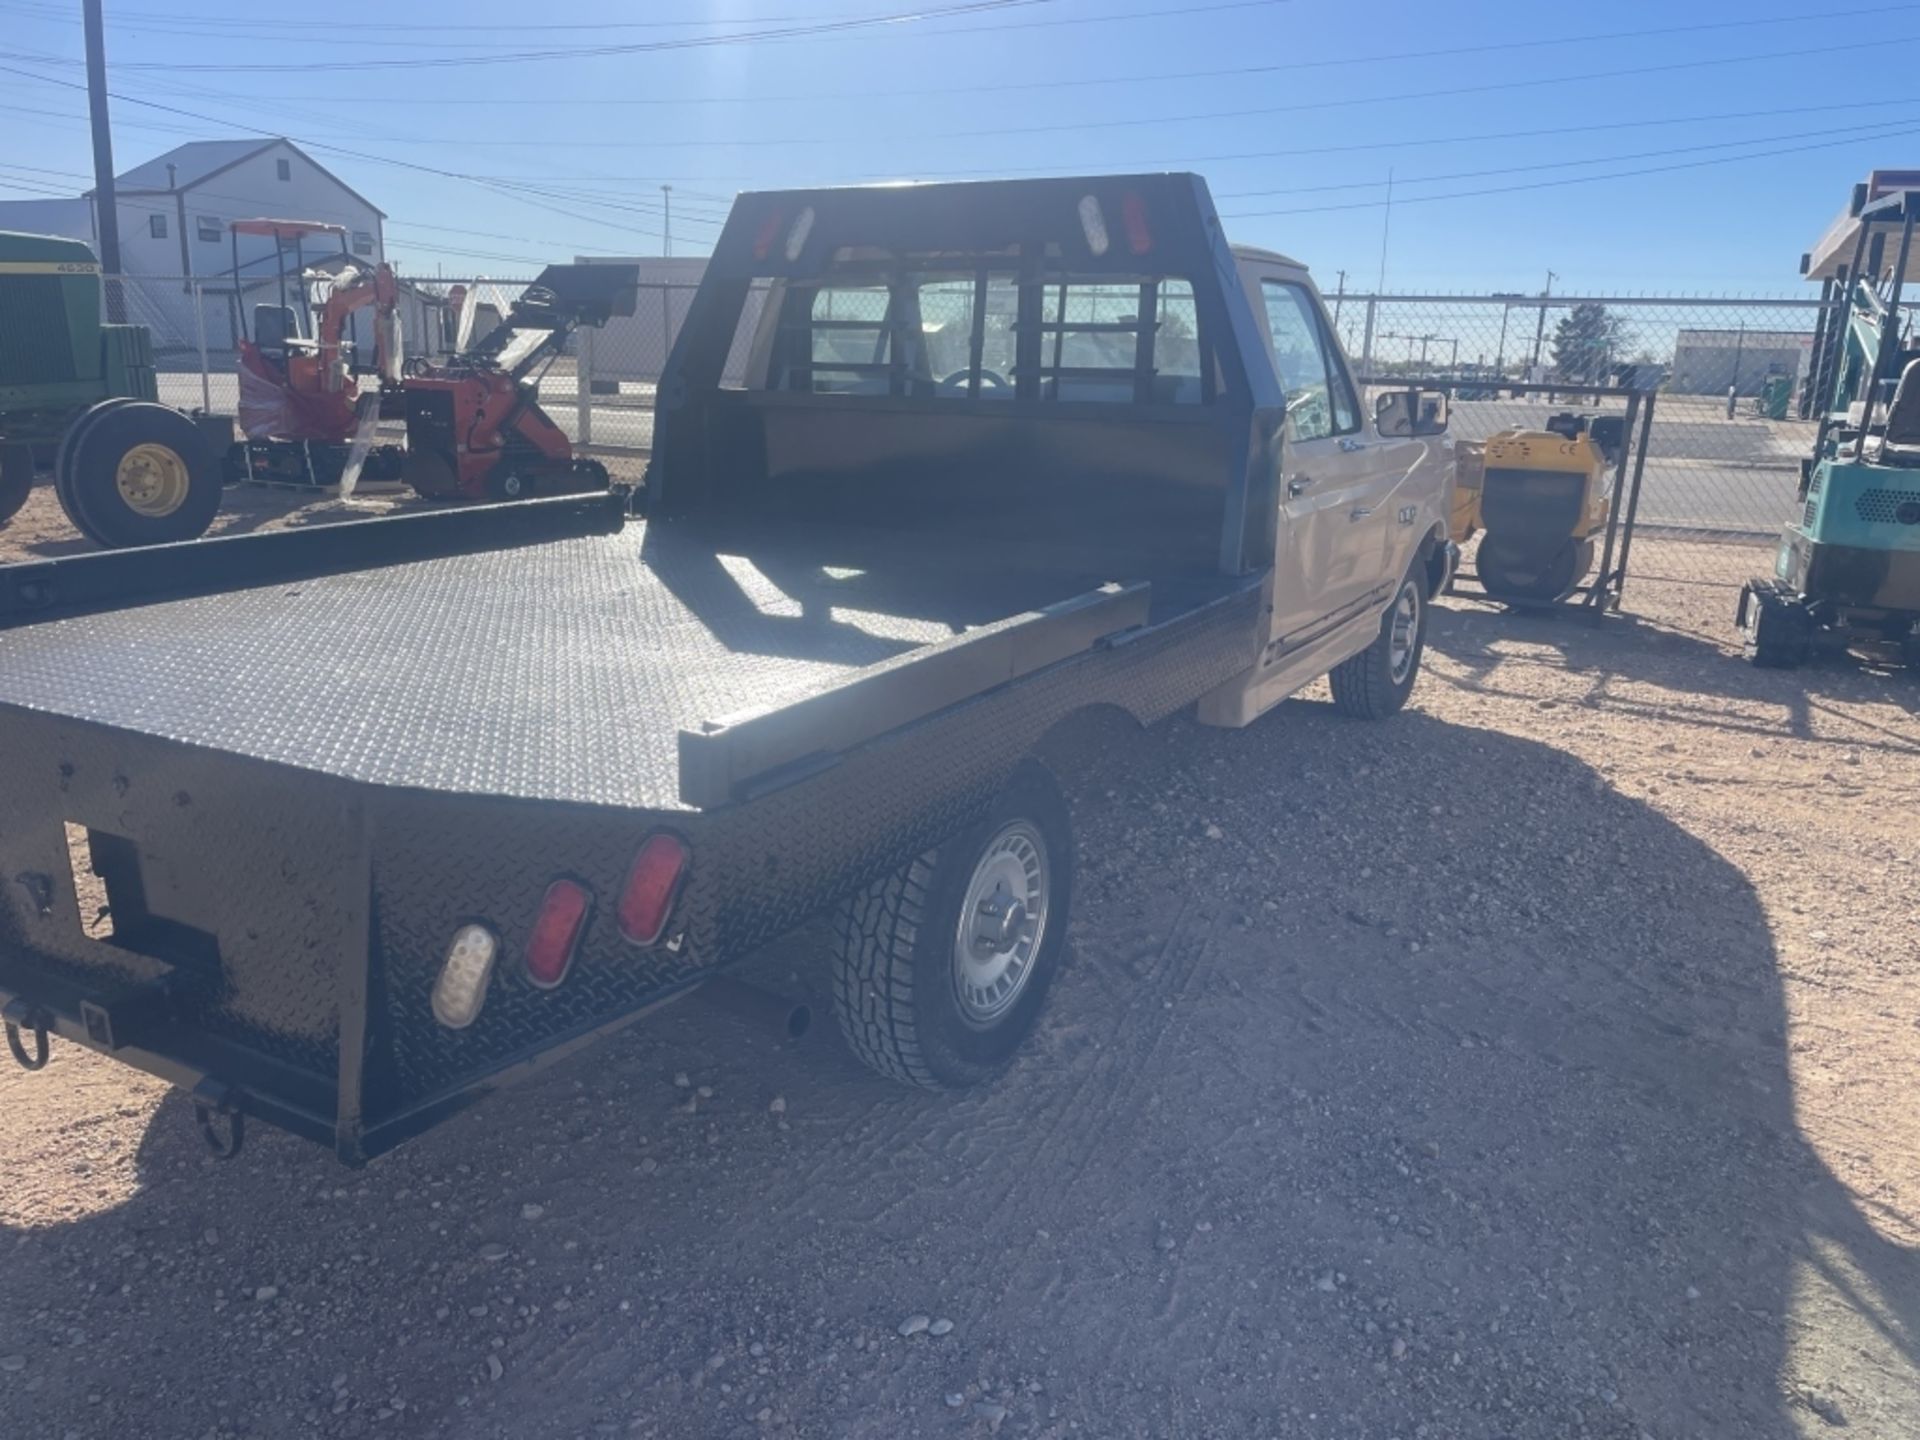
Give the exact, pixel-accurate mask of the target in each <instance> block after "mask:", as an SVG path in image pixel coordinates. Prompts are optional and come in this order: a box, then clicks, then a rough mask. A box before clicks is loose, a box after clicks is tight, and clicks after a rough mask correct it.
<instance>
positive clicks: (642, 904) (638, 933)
mask: <svg viewBox="0 0 1920 1440" xmlns="http://www.w3.org/2000/svg"><path fill="white" fill-rule="evenodd" d="M686 872H687V847H686V844H685V842H684V841H682V840H681V839H680V837H679V836H678V835H669V834H667V833H666V832H665V831H664V830H663V831H659V832H657V833H655V834H652V835H649V836H648V837H647V838H646V840H645V841H644V842H642V844H641V846H640V851H639V853H638V854H636V855H635V856H634V857H633V867H632V868H631V869H630V870H628V871H627V882H626V884H625V885H623V886H622V887H621V888H620V905H619V910H618V914H617V916H616V917H615V918H616V919H617V921H618V923H619V926H620V933H621V934H622V935H624V936H625V937H626V938H627V939H628V940H629V941H630V942H631V943H633V944H635V945H657V944H658V943H659V942H660V937H661V936H662V935H664V934H666V933H667V921H668V920H669V919H670V918H671V917H672V915H673V902H674V901H675V900H676V899H677V898H678V897H679V894H680V885H681V882H682V881H683V880H684V879H685V878H686Z"/></svg>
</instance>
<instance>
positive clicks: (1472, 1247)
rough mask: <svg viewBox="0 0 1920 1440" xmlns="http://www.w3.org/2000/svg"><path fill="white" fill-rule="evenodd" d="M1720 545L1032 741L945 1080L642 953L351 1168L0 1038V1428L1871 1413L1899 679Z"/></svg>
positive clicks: (1891, 1271) (1422, 1420)
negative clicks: (918, 1075) (1005, 987)
mask: <svg viewBox="0 0 1920 1440" xmlns="http://www.w3.org/2000/svg"><path fill="white" fill-rule="evenodd" d="M240 523H249V522H247V521H244V520H243V521H242V522H240ZM12 533H13V535H14V536H15V537H20V536H21V535H22V533H23V532H22V531H21V530H20V529H18V528H16V530H15V531H14V532H12ZM24 533H25V534H26V535H32V534H34V533H37V532H35V531H34V529H33V527H32V526H31V525H30V526H28V527H27V529H26V531H25V532H24ZM49 535H50V532H47V533H45V534H42V539H41V541H40V542H30V543H52V541H51V540H50V539H49V538H48V536H49ZM1649 558H1650V559H1654V558H1657V553H1650V556H1649ZM1752 558H1753V557H1752V556H1751V554H1750V552H1729V553H1728V555H1727V556H1726V558H1725V561H1724V565H1725V568H1726V572H1727V573H1726V576H1725V577H1723V578H1731V577H1732V576H1734V575H1736V574H1737V573H1738V572H1739V570H1740V569H1742V568H1744V566H1746V565H1747V564H1749V563H1751V560H1752ZM1686 563H1687V564H1688V565H1689V566H1690V567H1691V566H1694V565H1695V564H1696V561H1695V560H1693V559H1691V558H1689V559H1688V561H1687V562H1686ZM1731 599H1732V596H1731V592H1730V591H1729V590H1728V589H1726V588H1723V587H1721V586H1718V585H1711V584H1701V585H1689V586H1681V585H1666V584H1649V585H1643V586H1641V587H1639V588H1638V589H1637V590H1635V591H1631V592H1630V593H1629V605H1630V608H1632V609H1633V610H1634V611H1636V612H1637V613H1636V615H1635V616H1634V617H1633V618H1630V619H1620V620H1617V621H1612V622H1609V623H1608V624H1607V625H1605V626H1603V627H1600V628H1598V629H1593V628H1588V627H1586V626H1583V625H1580V624H1578V623H1576V622H1573V621H1571V620H1568V619H1561V620H1538V619H1526V618H1521V617H1516V616H1511V615H1507V614H1503V613H1500V612H1497V611H1494V610H1490V609H1487V608H1484V607H1479V606H1475V605H1472V604H1469V603H1466V602H1458V601H1456V602H1448V603H1447V604H1446V605H1445V606H1443V607H1442V608H1441V609H1439V610H1438V611H1437V612H1436V614H1435V619H1434V626H1433V632H1432V637H1431V647H1432V648H1431V650H1430V651H1429V656H1428V664H1429V671H1428V674H1427V675H1426V677H1425V678H1424V679H1423V681H1422V683H1421V686H1420V689H1419V691H1418V693H1417V695H1416V699H1415V703H1414V706H1413V708H1412V710H1410V712H1409V713H1407V714H1405V715H1403V716H1401V717H1400V718H1399V719H1397V720H1395V721H1394V722H1392V723H1391V724H1388V725H1384V726H1378V727H1372V726H1365V725H1359V724H1354V723H1350V722H1344V721H1342V720H1340V719H1339V718H1337V717H1336V716H1335V715H1334V714H1333V712H1332V710H1331V707H1330V706H1328V705H1327V704H1326V703H1325V698H1324V693H1323V692H1319V691H1316V692H1313V693H1310V694H1309V695H1307V696H1305V697H1303V698H1302V699H1300V700H1297V701H1295V702H1293V703H1291V704H1289V705H1287V706H1285V707H1283V708H1282V709H1281V710H1280V711H1278V712H1277V713H1275V714H1274V715H1272V716H1270V717H1268V718H1266V719H1265V720H1263V721H1262V722H1260V723H1259V724H1257V725H1255V726H1252V727H1250V728H1249V729H1247V730H1245V731H1239V732H1221V731H1209V730H1204V729H1201V728H1199V727H1197V726H1195V725H1193V724H1191V723H1189V722H1186V721H1176V722H1175V723H1173V724H1170V725H1168V726H1165V727H1163V728H1161V729H1159V730H1156V731H1152V732H1147V733H1145V734H1130V735H1126V736H1116V737H1110V738H1109V739H1108V740H1106V741H1105V742H1104V743H1102V744H1101V745H1099V746H1098V747H1093V746H1089V747H1088V748H1087V749H1086V750H1085V751H1083V752H1082V753H1081V754H1079V755H1078V756H1077V757H1075V759H1076V764H1077V768H1076V771H1075V773H1073V774H1072V775H1071V776H1070V777H1069V779H1070V783H1071V786H1072V789H1073V791H1074V795H1075V803H1076V817H1077V824H1078V827H1079V839H1080V844H1081V866H1082V885H1083V888H1082V891H1081V895H1080V897H1079V904H1078V906H1077V910H1078V920H1077V925H1076V928H1075V930H1074V932H1073V934H1072V941H1073V946H1072V955H1071V965H1070V968H1069V969H1068V971H1067V972H1066V973H1065V974H1064V975H1063V976H1062V978H1061V982H1060V984H1059V985H1058V987H1057V988H1056V990H1055V991H1054V994H1053V996H1052V998H1051V1001H1050V1005H1049V1010H1048V1012H1047V1015H1046V1017H1045V1019H1044V1020H1043V1022H1042V1027H1041V1032H1040V1034H1039V1035H1038V1037H1037V1039H1036V1042H1035V1043H1034V1044H1033V1045H1032V1047H1031V1048H1030V1050H1029V1051H1028V1053H1027V1054H1026V1055H1025V1057H1024V1058H1023V1059H1022V1060H1021V1061H1020V1063H1018V1064H1017V1065H1016V1067H1015V1068H1014V1069H1013V1070H1012V1071H1011V1072H1010V1073H1009V1074H1008V1075H1007V1076H1006V1077H1005V1078H1004V1080H1003V1081H1002V1082H1001V1083H999V1084H998V1085H996V1086H994V1087H993V1088H991V1089H989V1090H986V1091H984V1092H981V1093H976V1094H969V1095H963V1096H953V1097H928V1096H924V1095H920V1094H916V1093H911V1092H907V1091H903V1090H900V1089H897V1088H894V1087H892V1086H890V1085H888V1084H886V1083H884V1082H882V1081H880V1080H878V1079H876V1078H874V1077H872V1076H870V1075H868V1074H867V1073H865V1072H864V1071H862V1070H861V1069H859V1068H858V1067H856V1066H855V1065H854V1063H853V1062H852V1061H851V1060H849V1059H847V1058H846V1057H845V1056H844V1054H843V1053H842V1052H841V1051H840V1050H839V1048H838V1043H837V1040H836V1038H835V1037H834V1036H833V1035H832V1034H831V1026H830V1025H828V1026H826V1027H824V1028H823V1029H821V1030H817V1031H816V1034H815V1036H813V1037H810V1038H809V1039H808V1040H806V1041H803V1042H801V1043H800V1044H799V1045H797V1046H785V1045H778V1044H776V1043H775V1042H774V1041H773V1040H772V1039H771V1038H769V1037H766V1036H764V1035H762V1034H761V1033H760V1032H758V1031H755V1030H753V1029H752V1028H750V1027H748V1026H747V1025H746V1024H745V1023H744V1022H742V1021H740V1020H738V1019H735V1018H733V1017H731V1016H729V1015H726V1014H723V1013H720V1012H717V1011H712V1010H708V1009H705V1008H703V1007H699V1006H691V1005H689V1006H680V1007H676V1008H675V1009H673V1010H671V1011H669V1012H666V1013H665V1014H664V1015H662V1016H660V1017H658V1018H656V1019H654V1020H651V1021H648V1022H645V1023H643V1024H641V1025H639V1026H637V1027H635V1028H634V1029H632V1030H629V1031H628V1032H626V1033H625V1034H624V1035H622V1036H620V1037H618V1038H615V1039H613V1040H611V1041H608V1042H605V1043H603V1044H601V1045H600V1046H598V1047H596V1048H594V1049H592V1050H590V1051H588V1052H587V1053H586V1054H584V1055H583V1056H581V1057H578V1058H576V1059H574V1060H572V1061H569V1062H567V1063H565V1064H563V1065H560V1066H558V1067H556V1068H554V1069H553V1070H550V1071H548V1072H546V1073H545V1074H544V1075H543V1076H542V1077H541V1078H539V1079H538V1080H536V1081H534V1082H532V1083H530V1084H528V1085H525V1086H522V1087H520V1088H519V1089H517V1090H513V1091H509V1092H506V1093H503V1094H501V1095H499V1096H496V1097H495V1098H493V1099H492V1100H490V1101H488V1102H487V1103H486V1104H484V1105H482V1106H480V1107H479V1108H477V1109H475V1110H473V1111H470V1112H468V1113H467V1114H465V1115H463V1116H461V1117H459V1118H458V1119H455V1120H453V1121H451V1122H450V1123H448V1124H446V1125H444V1126H443V1127H441V1128H440V1129H439V1130H438V1131H436V1132H434V1133H433V1134H431V1135H429V1136H427V1137H425V1138H423V1139H422V1140H419V1141H416V1142H414V1143H413V1144H411V1145H409V1146H407V1147H405V1148H403V1149H402V1150H400V1151H399V1152H397V1153H396V1154H394V1155H391V1156H389V1157H386V1158H385V1159H383V1160H381V1161H378V1162H376V1163H375V1164H373V1165H372V1166H370V1167H369V1168H368V1169H366V1170H364V1171H360V1172H354V1171H349V1170H346V1169H343V1168H341V1167H339V1166H338V1165H337V1164H336V1163H335V1162H334V1161H333V1160H332V1159H331V1158H330V1157H328V1156H327V1155H325V1154H324V1153H322V1152H321V1151H319V1150H318V1149H316V1148H313V1147H309V1146H307V1145H305V1144H302V1143H300V1142H296V1141H293V1140H290V1139H286V1138H284V1137H281V1136H278V1135H276V1134H273V1133H270V1132H263V1133H259V1134H257V1135H256V1136H255V1137H253V1138H252V1139H251V1140H250V1143H249V1146H248V1151H247V1153H246V1155H245V1156H243V1157H242V1159H241V1160H240V1161H239V1162H238V1163H235V1164H232V1165H220V1164H217V1163H215V1162H213V1161H212V1160H210V1159H209V1158H208V1157H207V1156H206V1155H205V1153H204V1151H203V1148H202V1146H201V1143H200V1141H199V1139H198V1137H197V1136H196V1134H195V1133H194V1131H193V1127H192V1125H191V1123H190V1120H189V1117H188V1111H187V1107H186V1105H185V1104H184V1102H183V1101H182V1100H181V1098H180V1097H178V1096H175V1095H171V1094H169V1093H168V1092H167V1091H165V1090H164V1089H163V1088H162V1087H160V1086H159V1085H157V1084H155V1083H152V1082H150V1081H147V1080H145V1079H142V1078H139V1077H137V1076H134V1075H132V1074H131V1073H128V1072H125V1071H123V1070H121V1069H119V1068H118V1067H115V1066H113V1065H111V1064H108V1063H107V1062H105V1061H102V1060H99V1059H96V1058H93V1057H91V1056H89V1055H87V1054H85V1053H82V1052H79V1051H76V1050H75V1049H73V1048H72V1047H61V1048H60V1049H59V1051H58V1053H57V1055H56V1058H55V1061H54V1064H53V1066H52V1067H51V1068H50V1069H49V1070H48V1071H47V1072H45V1073H44V1074H43V1075H39V1076H30V1075H26V1074H24V1073H22V1072H19V1071H17V1070H13V1069H10V1068H9V1069H7V1070H5V1071H0V1113H3V1114H5V1116H6V1117H7V1123H6V1137H7V1141H8V1145H7V1160H6V1166H5V1170H4V1172H0V1256H4V1257H5V1259H6V1261H7V1262H8V1263H7V1268H6V1285H5V1296H6V1304H5V1307H4V1310H0V1415H4V1416H6V1417H7V1418H6V1420H5V1421H4V1422H0V1433H4V1434H9V1435H11V1434H20V1435H26V1434H33V1435H45V1436H52V1437H60V1436H84V1437H95V1436H99V1437H106V1436H116V1437H118V1436H126V1435H140V1436H143V1437H147V1436H150V1437H155V1440H171V1437H183V1440H191V1437H201V1436H219V1437H227V1436H236V1437H237V1436H259V1437H274V1440H279V1437H307V1436H313V1437H320V1436H326V1437H333V1436H361V1435H380V1434H389V1435H397V1436H422V1437H458V1440H468V1437H473V1440H488V1437H496V1436H497V1437H502V1440H506V1437H512V1440H525V1437H547V1436H554V1437H572V1436H583V1437H585V1436H597V1435H623V1436H655V1437H661V1440H667V1437H673V1440H680V1437H707V1436H809V1437H812V1436H820V1437H848V1440H866V1437H876V1440H878V1437H904V1436H927V1437H947V1436H953V1437H963V1436H965V1437H980V1436H990V1435H994V1434H998V1435H1001V1436H1036V1437H1067V1436H1086V1437H1141V1440H1146V1437H1154V1440H1161V1437H1209V1436H1219V1437H1249V1440H1252V1437H1282V1436H1288V1437H1290V1436H1327V1437H1335V1436H1337V1437H1368V1440H1371V1437H1400V1440H1413V1437H1426V1440H1442V1437H1446V1440H1455V1437H1458V1440H1467V1437H1489V1440H1491V1437H1507V1440H1520V1437H1542V1440H1545V1437H1566V1436H1594V1437H1609V1440H1611V1437H1619V1440H1638V1437H1640V1436H1643V1435H1644V1436H1653V1437H1657V1440H1670V1437H1693V1436H1712V1437H1722V1436H1724V1437H1755V1436H1789V1435H1820V1434H1825V1433H1827V1432H1830V1431H1831V1432H1836V1433H1837V1432H1838V1431H1839V1430H1840V1429H1841V1428H1844V1429H1845V1430H1846V1432H1847V1433H1849V1434H1851V1435H1858V1436H1875V1437H1879V1436H1885V1437H1904V1436H1911V1435H1914V1434H1916V1433H1920V1372H1917V1370H1916V1362H1917V1361H1920V1356H1916V1353H1915V1346H1916V1336H1917V1335H1920V1270H1917V1269H1916V1264H1915V1259H1914V1247H1915V1246H1916V1245H1920V1162H1916V1158H1915V1157H1916V1155H1920V1117H1916V1113H1915V1108H1914V1106H1913V1105H1912V1103H1911V1094H1912V1091H1911V1084H1910V1077H1911V1076H1912V1075H1913V1073H1914V1068H1915V1061H1916V1059H1920V1030H1917V1029H1916V1012H1915V1007H1914V1005H1913V1003H1912V999H1911V985H1912V972H1913V968H1914V965H1915V943H1914V942H1915V924H1916V920H1920V903H1917V902H1916V900H1915V898H1914V896H1915V885H1914V881H1915V871H1914V866H1915V863H1916V861H1917V860H1920V841H1916V840H1915V838H1914V831H1913V826H1912V819H1911V817H1912V814H1913V807H1914V801H1915V798H1916V796H1915V792H1916V788H1920V719H1917V718H1916V701H1917V700H1920V682H1916V681H1915V680H1914V679H1913V677H1911V676H1909V675H1907V674H1904V673H1901V672H1897V671H1892V672H1881V671H1876V670H1874V669H1872V668H1870V667H1867V666H1863V665H1862V664H1861V663H1859V662H1857V661H1843V660H1835V661H1831V662H1828V663H1825V664H1823V665H1820V666H1818V667H1815V668H1813V669H1810V670H1808V671H1806V672H1803V673H1801V674H1798V675H1791V676H1782V675H1772V674H1765V673H1760V672H1755V671H1752V670H1750V669H1748V668H1746V667H1745V666H1743V665H1742V664H1740V663H1739V662H1738V661H1737V659H1735V658H1734V656H1733V654H1732V652H1731V649H1730V645H1729V641H1730V639H1731V635H1730V630H1729V624H1728V615H1727V612H1728V610H1729V608H1730V605H1731ZM819 947H820V937H819V936H817V935H812V934H807V933H802V934H800V935H797V936H795V937H793V938H792V940H791V941H790V942H789V943H787V944H785V945H783V946H781V947H778V949H777V950H776V951H775V952H773V953H770V954H768V955H766V956H764V957H761V959H760V960H759V961H758V962H757V963H758V965H759V966H760V967H761V968H762V969H763V970H764V971H766V973H767V974H768V976H769V977H770V978H772V979H773V980H775V981H777V982H778V983H780V984H782V985H783V986H786V987H787V988H790V989H793V990H795V991H807V990H810V989H814V988H816V980H815V957H816V956H817V954H818V952H819ZM683 1082H684V1083H683ZM922 1318H924V1320H925V1321H926V1322H928V1323H927V1324H926V1325H925V1327H924V1328H922V1326H921V1324H920V1321H921V1319H922ZM903 1329H904V1330H907V1331H911V1332H913V1333H911V1334H902V1333H901V1332H902V1330H903Z"/></svg>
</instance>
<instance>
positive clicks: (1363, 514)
mask: <svg viewBox="0 0 1920 1440" xmlns="http://www.w3.org/2000/svg"><path fill="white" fill-rule="evenodd" d="M1372 513H1373V507H1372V506H1371V505H1356V506H1354V507H1353V509H1351V510H1349V511H1348V512H1347V519H1349V520H1364V519H1366V518H1367V517H1368V516H1369V515H1371V514H1372Z"/></svg>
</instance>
